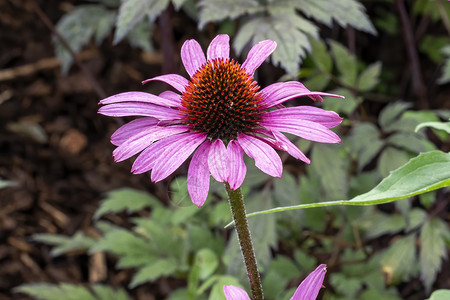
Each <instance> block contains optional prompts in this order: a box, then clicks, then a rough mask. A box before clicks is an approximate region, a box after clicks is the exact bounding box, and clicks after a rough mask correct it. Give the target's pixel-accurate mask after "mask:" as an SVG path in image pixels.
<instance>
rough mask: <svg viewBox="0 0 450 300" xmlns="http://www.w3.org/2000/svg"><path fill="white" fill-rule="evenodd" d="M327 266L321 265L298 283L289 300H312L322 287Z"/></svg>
mask: <svg viewBox="0 0 450 300" xmlns="http://www.w3.org/2000/svg"><path fill="white" fill-rule="evenodd" d="M326 272H327V265H325V264H322V265H320V266H318V267H317V268H316V269H315V270H314V271H312V272H311V273H310V274H309V275H308V277H306V278H305V280H303V281H302V283H300V285H299V286H298V288H297V290H296V291H295V293H294V296H292V298H291V300H314V299H316V298H317V295H318V294H319V291H320V288H321V287H322V284H323V280H324V278H325V273H326Z"/></svg>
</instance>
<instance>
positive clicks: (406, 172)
mask: <svg viewBox="0 0 450 300" xmlns="http://www.w3.org/2000/svg"><path fill="white" fill-rule="evenodd" d="M446 186H450V153H444V152H442V151H430V152H427V153H421V154H420V155H418V156H416V157H414V158H412V159H411V160H410V161H409V162H408V163H406V164H405V165H404V166H402V167H400V168H398V169H397V170H395V171H393V172H392V173H391V174H390V175H389V176H388V177H386V178H384V179H383V180H382V181H381V182H380V183H379V184H378V185H377V186H376V187H374V188H373V189H372V190H370V191H369V192H367V193H364V194H362V195H359V196H356V197H354V198H352V199H351V200H343V201H342V200H339V201H328V202H321V203H309V204H300V205H295V206H290V207H277V208H272V209H269V210H263V211H258V212H254V213H251V214H248V215H247V217H250V216H256V215H262V214H269V213H274V212H281V211H288V210H295V209H305V208H312V207H326V206H333V205H376V204H383V203H389V202H392V201H395V200H398V199H403V198H407V197H411V196H415V195H418V194H422V193H426V192H429V191H432V190H435V189H438V188H442V187H446Z"/></svg>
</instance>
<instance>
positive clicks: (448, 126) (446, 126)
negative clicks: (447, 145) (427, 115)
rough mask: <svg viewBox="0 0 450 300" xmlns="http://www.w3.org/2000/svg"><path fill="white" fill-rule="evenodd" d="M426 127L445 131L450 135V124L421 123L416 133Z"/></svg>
mask: <svg viewBox="0 0 450 300" xmlns="http://www.w3.org/2000/svg"><path fill="white" fill-rule="evenodd" d="M424 127H431V128H434V129H438V130H444V131H445V132H447V133H448V134H450V122H425V123H420V124H419V125H417V126H416V129H415V132H418V131H419V130H420V129H422V128H424Z"/></svg>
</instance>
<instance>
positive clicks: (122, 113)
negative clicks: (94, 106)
mask: <svg viewBox="0 0 450 300" xmlns="http://www.w3.org/2000/svg"><path fill="white" fill-rule="evenodd" d="M98 112H99V113H100V114H102V115H105V116H110V117H126V116H146V117H153V118H156V119H158V120H174V119H175V120H176V119H181V118H182V117H183V114H182V113H181V112H180V111H179V110H177V109H172V108H168V107H164V106H159V105H155V104H151V103H142V102H121V103H113V104H108V105H105V106H102V107H100V109H99V110H98Z"/></svg>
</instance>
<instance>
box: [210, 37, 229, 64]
mask: <svg viewBox="0 0 450 300" xmlns="http://www.w3.org/2000/svg"><path fill="white" fill-rule="evenodd" d="M206 53H207V58H208V60H211V59H215V58H229V57H230V37H229V36H228V35H226V34H219V35H218V36H216V37H215V38H214V39H213V40H212V41H211V43H210V44H209V47H208V50H207V51H206Z"/></svg>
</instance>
